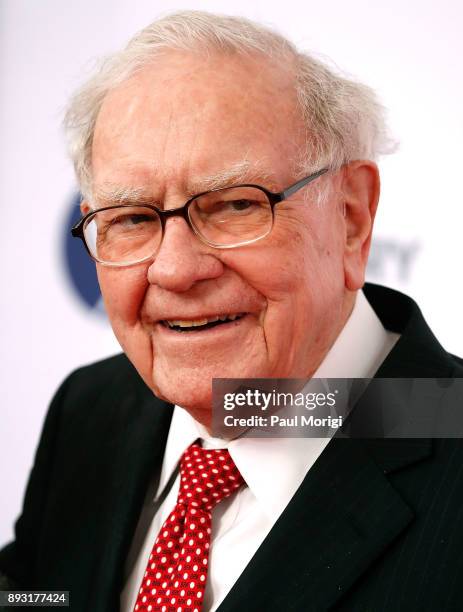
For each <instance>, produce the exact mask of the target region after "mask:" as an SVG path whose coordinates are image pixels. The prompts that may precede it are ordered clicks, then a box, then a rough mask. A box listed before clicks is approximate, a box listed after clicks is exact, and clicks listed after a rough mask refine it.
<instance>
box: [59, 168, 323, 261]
mask: <svg viewBox="0 0 463 612" xmlns="http://www.w3.org/2000/svg"><path fill="white" fill-rule="evenodd" d="M327 171H328V168H324V169H323V170H319V171H318V172H315V173H314V174H311V175H310V176H307V177H305V178H303V179H301V180H300V181H297V183H294V184H293V185H291V186H290V187H288V188H286V189H285V190H283V191H281V192H279V193H274V192H272V191H269V190H268V189H265V187H260V186H259V185H237V186H236V187H225V188H222V189H215V190H213V191H206V192H204V193H200V194H198V195H195V196H193V197H192V198H190V199H189V200H188V202H186V203H185V204H184V205H183V206H181V207H179V208H173V209H170V210H161V209H159V208H158V207H157V206H154V205H152V204H120V205H117V206H106V207H104V208H99V209H98V210H94V211H91V212H89V213H88V214H86V215H85V216H84V217H82V219H80V221H78V223H76V225H75V226H74V227H73V228H72V230H71V233H72V235H73V236H74V237H76V238H80V239H81V240H82V241H83V243H84V245H85V248H86V249H87V251H88V253H89V255H90V256H91V257H92V258H93V259H94V260H95V261H97V262H99V263H100V264H103V265H105V266H114V267H118V266H130V265H135V264H137V263H141V262H143V261H146V260H148V259H151V258H152V257H154V255H155V254H156V252H157V250H158V248H159V247H160V245H161V242H162V238H163V235H164V231H165V226H166V221H167V219H169V218H170V217H183V218H184V219H185V221H186V222H187V224H188V225H189V227H190V228H191V229H192V230H193V232H194V233H195V234H196V235H197V236H198V238H199V239H200V240H202V242H204V243H205V244H207V245H209V246H211V247H215V248H217V249H232V248H234V247H238V246H243V245H245V244H251V243H253V242H256V241H257V240H261V239H262V238H265V236H268V234H269V233H270V232H271V230H272V227H273V222H274V208H275V205H276V204H278V203H279V202H283V200H286V199H287V198H289V196H291V195H293V193H296V191H299V189H302V188H303V187H305V186H306V185H308V184H309V183H311V182H312V181H314V180H315V179H317V178H318V177H319V176H321V175H322V174H324V173H325V172H327Z"/></svg>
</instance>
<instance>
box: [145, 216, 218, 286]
mask: <svg viewBox="0 0 463 612" xmlns="http://www.w3.org/2000/svg"><path fill="white" fill-rule="evenodd" d="M211 251H212V248H211V247H208V246H207V245H205V244H204V243H202V242H201V241H200V239H199V238H198V237H197V236H196V235H195V234H194V233H193V230H192V229H191V228H189V227H188V224H187V223H186V221H185V220H184V219H182V218H179V217H174V218H171V219H168V220H167V222H166V227H165V230H164V237H163V239H162V243H161V246H160V247H159V251H158V252H157V254H156V256H155V258H154V261H153V263H152V264H151V266H150V267H149V269H148V282H149V283H151V284H155V285H159V287H162V288H163V289H166V290H168V291H179V292H183V291H188V290H189V289H190V288H191V287H192V286H193V285H194V284H195V283H196V282H198V281H201V280H207V279H214V278H218V277H219V276H220V275H221V274H222V272H223V264H222V262H221V261H220V260H219V259H217V257H215V256H214V254H213V253H211Z"/></svg>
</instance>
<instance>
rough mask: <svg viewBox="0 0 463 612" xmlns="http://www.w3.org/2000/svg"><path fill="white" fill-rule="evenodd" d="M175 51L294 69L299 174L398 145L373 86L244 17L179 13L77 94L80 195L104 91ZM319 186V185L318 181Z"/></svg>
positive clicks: (69, 128) (70, 126)
mask: <svg viewBox="0 0 463 612" xmlns="http://www.w3.org/2000/svg"><path fill="white" fill-rule="evenodd" d="M172 50H179V51H185V52H189V53H194V52H200V53H205V54H206V55H210V54H212V53H234V54H241V55H245V56H246V55H248V56H249V55H253V56H255V55H256V54H257V55H259V54H260V55H262V56H264V57H265V58H266V59H267V61H270V62H271V61H278V60H280V61H281V60H283V61H285V62H286V64H287V65H288V64H290V65H292V66H293V71H294V77H295V88H296V95H297V100H298V103H299V105H300V110H301V113H302V115H303V118H304V121H305V125H306V133H307V138H306V149H305V150H304V151H301V155H300V159H299V160H295V162H296V166H297V168H298V170H297V171H298V172H301V173H309V172H312V171H314V170H316V169H320V168H321V167H329V168H330V169H333V170H336V169H338V168H339V167H341V166H342V165H343V164H345V163H347V162H349V161H353V160H356V159H370V160H376V159H377V158H378V156H379V155H381V154H386V153H390V152H392V151H393V150H394V148H395V143H394V142H393V141H392V140H391V139H390V137H389V136H388V132H387V128H386V123H385V117H384V115H385V113H384V108H383V107H382V106H381V104H380V103H379V102H378V100H377V98H376V95H375V93H374V92H373V90H372V89H370V88H369V87H367V86H365V85H363V84H361V83H358V82H356V81H354V80H352V79H350V78H346V77H344V76H340V75H339V74H336V73H335V71H334V70H332V69H331V68H329V67H328V66H327V65H326V64H324V63H323V62H321V61H320V60H319V59H317V58H315V57H313V56H312V55H309V54H308V53H304V52H299V51H298V50H297V49H296V47H295V46H294V45H293V44H292V43H291V42H289V41H288V40H287V39H285V38H284V37H283V36H281V35H280V34H277V33H276V32H274V31H272V30H270V29H269V28H267V27H264V26H262V25H259V24H256V23H254V22H252V21H250V20H248V19H245V18H242V17H230V16H225V15H215V14H211V13H206V12H202V11H182V12H177V13H174V14H171V15H168V16H166V17H163V18H161V19H158V20H156V21H154V22H153V23H151V24H150V25H149V26H147V27H146V28H144V29H143V30H142V31H141V32H139V33H138V34H136V35H135V36H134V37H133V38H132V39H131V40H130V42H129V43H128V45H127V46H126V47H125V49H123V50H122V51H120V52H118V53H115V54H114V55H112V56H110V57H108V58H106V59H105V60H104V61H103V62H102V63H101V65H100V67H99V69H98V71H97V72H96V74H95V75H94V76H93V77H92V78H91V79H89V80H88V81H87V82H86V83H85V84H84V85H83V87H81V89H80V90H79V91H77V92H76V94H75V95H74V96H73V97H72V99H71V101H70V104H69V107H68V110H67V112H66V116H65V120H64V124H65V129H66V132H67V139H68V145H69V151H70V155H71V158H72V160H73V163H74V167H75V171H76V174H77V178H78V181H79V183H80V188H81V191H82V194H83V196H84V197H85V198H89V199H90V198H91V193H92V174H91V167H92V159H91V155H92V143H93V133H94V129H95V123H96V120H97V116H98V113H99V111H100V108H101V105H102V103H103V100H104V98H105V96H106V95H107V93H108V92H109V91H110V90H111V89H114V88H115V87H116V86H118V85H119V84H121V83H122V82H124V81H126V80H127V79H129V78H130V77H131V76H133V75H134V74H135V73H136V72H137V71H138V70H140V69H142V68H144V67H145V66H146V65H147V64H152V63H153V61H156V58H157V57H159V56H160V55H163V54H164V53H166V52H169V51H172ZM317 182H318V181H317Z"/></svg>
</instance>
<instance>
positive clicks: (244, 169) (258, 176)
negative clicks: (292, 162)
mask: <svg viewBox="0 0 463 612" xmlns="http://www.w3.org/2000/svg"><path fill="white" fill-rule="evenodd" d="M246 183H250V184H258V185H263V186H265V187H266V188H267V189H273V190H276V185H277V179H276V177H275V175H274V174H273V173H271V172H269V171H268V170H266V169H265V166H264V164H262V162H250V161H249V160H246V159H244V160H242V161H239V162H236V163H235V164H233V165H232V166H230V167H229V168H227V169H226V170H223V171H220V172H218V173H216V174H212V175H208V176H205V177H201V178H197V179H192V180H190V181H188V187H187V188H186V189H185V196H186V198H187V199H189V198H191V197H193V196H195V195H197V194H199V193H203V192H205V191H214V190H216V189H224V188H225V187H233V186H234V185H243V184H246ZM95 202H98V205H99V206H112V205H123V204H153V203H159V199H158V198H157V197H155V196H153V190H152V187H150V186H145V187H136V186H124V185H117V184H114V183H105V184H103V185H102V186H100V187H98V188H96V189H95V191H94V196H93V202H92V204H94V203H95ZM92 207H93V208H97V207H98V206H92Z"/></svg>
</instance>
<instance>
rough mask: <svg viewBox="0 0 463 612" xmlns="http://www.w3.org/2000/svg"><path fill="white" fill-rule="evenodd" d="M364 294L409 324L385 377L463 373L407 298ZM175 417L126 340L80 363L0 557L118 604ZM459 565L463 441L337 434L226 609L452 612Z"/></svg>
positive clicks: (53, 583)
mask: <svg viewBox="0 0 463 612" xmlns="http://www.w3.org/2000/svg"><path fill="white" fill-rule="evenodd" d="M365 293H366V296H367V298H368V300H369V301H370V303H371V304H372V306H373V308H374V309H375V311H376V312H377V314H378V315H379V317H380V319H381V320H382V322H383V324H384V325H385V327H386V328H387V329H389V330H392V331H395V332H399V333H401V334H402V336H401V339H400V340H399V342H398V343H397V344H396V346H395V347H394V349H393V350H392V352H391V353H390V354H389V356H388V358H387V359H386V361H385V362H384V363H383V364H382V366H381V368H380V370H379V372H378V373H377V376H381V377H391V378H393V377H422V378H425V377H443V378H446V377H461V376H463V362H462V361H461V360H459V359H458V358H456V357H453V356H452V355H450V354H448V353H447V352H446V351H445V350H444V349H443V348H442V347H441V346H440V344H439V343H438V342H437V340H436V339H435V337H434V336H433V334H432V332H431V331H430V329H429V328H428V327H427V325H426V323H425V321H424V319H423V317H422V315H421V313H420V311H419V309H418V307H417V306H416V304H415V303H414V302H413V301H412V300H410V299H409V298H407V297H406V296H404V295H402V294H400V293H398V292H395V291H392V290H389V289H386V288H384V287H378V286H373V285H370V286H368V285H367V286H366V287H365ZM352 358H353V359H355V346H353V347H352ZM171 416H172V406H170V405H168V404H166V403H164V402H162V401H160V400H159V399H157V398H156V397H154V396H153V395H152V393H151V392H150V391H149V390H148V389H147V387H146V386H145V385H144V384H143V382H142V381H141V379H140V378H139V376H138V374H137V372H136V371H135V370H134V368H133V367H132V365H131V364H130V363H129V361H128V360H127V358H126V357H125V356H124V355H119V356H117V357H113V358H111V359H106V360H104V361H102V362H100V363H97V364H95V365H92V366H89V367H85V368H82V369H80V370H77V371H76V372H74V373H73V374H72V375H71V376H70V377H69V378H68V379H67V380H66V381H65V382H64V383H63V385H62V386H61V387H60V389H59V391H58V392H57V394H56V396H55V398H54V400H53V402H52V404H51V407H50V410H49V412H48V415H47V417H46V421H45V424H44V428H43V432H42V437H41V439H40V443H39V446H38V450H37V454H36V458H35V463H34V467H33V469H32V472H31V475H30V479H29V483H28V486H27V491H26V495H25V500H24V508H23V511H22V514H21V516H20V518H19V519H18V521H17V523H16V539H15V541H14V542H12V543H11V544H9V545H8V546H6V547H5V548H4V549H3V550H2V551H0V572H3V574H4V575H6V576H8V578H9V579H10V580H12V581H14V583H16V584H17V585H19V586H20V587H22V588H30V589H33V588H35V589H42V590H43V589H62V590H69V591H70V592H71V609H72V610H73V612H78V611H79V612H80V611H82V612H84V611H85V612H116V611H117V610H119V597H120V592H121V590H122V588H123V580H124V564H125V561H126V559H127V554H128V550H129V547H130V544H131V541H132V539H133V535H134V531H135V529H136V525H137V522H138V519H139V516H140V512H141V509H142V506H143V502H144V499H145V496H146V492H147V490H148V489H149V488H150V487H151V488H154V487H155V486H156V485H157V480H158V478H159V473H160V467H161V463H162V458H163V454H164V447H165V444H166V438H167V434H168V430H169V426H170V420H171ZM462 580H463V444H462V442H461V441H460V440H458V439H447V440H430V439H413V440H373V441H372V440H370V441H365V440H347V439H334V440H332V441H331V442H330V444H329V445H328V446H327V448H326V450H325V451H324V452H323V453H322V455H321V456H320V457H319V459H318V460H317V462H316V463H315V465H314V466H313V467H312V469H311V470H310V471H309V472H308V474H307V476H306V478H305V479H304V481H303V483H302V485H301V486H300V488H299V490H298V491H297V492H296V494H295V495H294V497H293V499H292V500H291V502H290V503H289V505H288V506H287V508H286V509H285V511H284V512H283V514H282V515H281V516H280V518H279V519H278V521H277V523H276V524H275V526H274V528H273V529H272V530H271V532H270V533H269V535H268V536H267V538H266V539H265V541H264V542H263V544H262V545H261V547H260V548H259V549H258V551H257V552H256V554H255V555H254V557H253V558H252V560H251V561H250V563H249V564H248V566H247V567H246V568H244V571H243V573H242V574H241V576H240V578H239V579H238V581H237V583H236V584H235V585H234V587H233V588H232V590H231V591H230V593H229V595H228V596H227V597H226V599H225V600H224V602H223V603H222V604H221V606H220V608H219V611H220V612H231V611H236V610H240V611H258V612H260V611H262V612H264V611H265V612H277V611H278V612H282V611H283V612H284V611H297V612H306V611H307V612H310V611H313V612H315V611H317V612H319V611H325V610H336V611H339V612H340V611H352V612H354V611H355V612H399V611H404V612H410V611H411V612H413V611H418V610H419V611H429V612H437V611H448V612H450V611H454V612H457V611H462V610H463V589H462V587H461V581H462Z"/></svg>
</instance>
